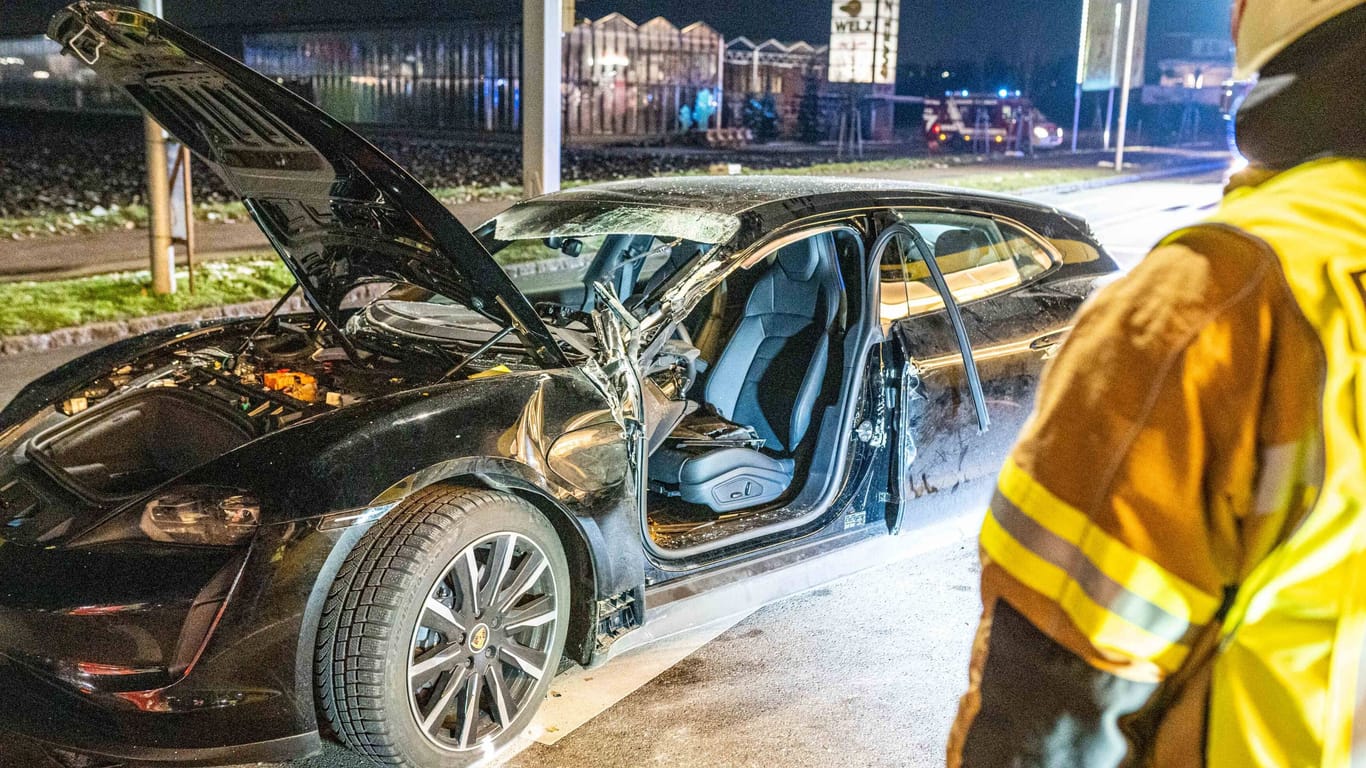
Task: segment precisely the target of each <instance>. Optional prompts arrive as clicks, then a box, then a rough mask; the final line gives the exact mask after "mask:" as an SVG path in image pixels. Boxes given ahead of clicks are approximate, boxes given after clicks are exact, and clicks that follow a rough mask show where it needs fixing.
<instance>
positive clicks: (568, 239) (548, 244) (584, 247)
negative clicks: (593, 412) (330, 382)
mask: <svg viewBox="0 0 1366 768" xmlns="http://www.w3.org/2000/svg"><path fill="white" fill-rule="evenodd" d="M739 227H740V221H739V219H738V218H736V217H735V216H733V215H730V214H724V213H715V212H711V211H705V210H696V209H685V208H670V207H656V206H623V205H620V204H614V203H604V202H598V201H591V200H590V201H572V202H571V201H563V200H561V201H555V202H545V203H537V202H532V203H527V204H523V205H519V206H515V207H513V208H511V209H509V210H508V211H505V212H504V213H502V214H500V215H499V216H498V217H497V218H495V219H494V220H493V221H491V222H489V223H487V224H485V225H484V226H482V227H480V228H479V229H478V230H476V231H475V233H474V235H475V237H477V238H478V239H479V241H480V242H481V243H482V244H483V245H484V247H485V248H487V249H488V251H489V253H491V254H492V255H493V258H494V260H495V261H497V262H498V264H499V265H500V266H502V267H503V269H504V270H505V271H506V272H507V273H508V275H509V277H511V278H512V282H513V283H514V284H515V285H516V286H517V288H518V290H520V291H521V292H522V293H523V294H524V295H525V296H526V297H527V298H528V299H530V300H531V301H532V302H533V303H534V304H537V305H549V306H551V307H556V308H560V310H563V311H561V312H559V315H558V316H559V317H565V318H570V317H571V316H572V313H575V312H590V311H592V310H593V309H594V308H595V307H596V306H597V302H598V300H599V299H598V295H597V293H596V292H595V291H594V290H593V286H594V285H595V284H596V283H606V284H607V285H608V286H610V287H611V288H612V290H613V291H614V292H615V293H616V295H617V297H618V298H619V299H621V301H622V302H623V303H624V304H625V305H626V306H628V307H635V306H637V305H638V304H639V303H640V302H641V301H642V300H643V299H644V298H645V297H646V296H649V295H650V294H652V293H654V292H655V290H656V289H657V288H659V287H660V286H661V285H664V284H665V282H667V281H668V279H669V278H670V277H672V276H673V275H674V274H675V273H676V272H677V271H678V270H679V269H680V268H682V267H683V266H685V265H686V264H689V263H690V262H692V261H694V260H695V259H697V258H698V257H700V256H702V255H703V254H706V253H708V252H709V251H710V250H711V249H712V248H714V247H716V246H717V245H718V244H720V243H724V242H726V241H727V240H729V239H730V238H731V237H732V236H733V235H734V234H735V232H736V231H737V230H738V229H739ZM363 315H364V317H365V319H366V320H367V321H370V322H372V323H374V322H375V321H376V319H377V318H378V317H379V316H381V315H383V316H384V317H385V321H384V323H383V325H385V326H388V327H390V328H391V329H392V328H393V327H396V325H399V324H401V326H402V329H403V330H404V331H405V332H407V333H410V334H418V335H421V336H423V337H426V338H437V337H442V338H444V337H445V336H448V335H449V329H450V328H451V327H452V326H461V327H471V326H473V325H481V326H483V325H488V324H487V323H486V321H481V320H479V319H478V318H476V317H475V316H474V313H472V312H470V311H468V310H465V309H464V308H462V307H458V306H455V302H453V301H451V300H450V299H449V298H447V297H445V296H442V295H440V294H436V293H433V292H431V291H416V290H412V289H411V288H410V287H406V286H405V287H400V288H395V289H394V290H391V291H389V292H388V293H386V294H385V295H383V296H381V297H380V298H379V299H377V300H376V301H375V302H373V303H372V304H371V305H369V307H368V308H367V310H366V311H365V312H364V313H363Z"/></svg>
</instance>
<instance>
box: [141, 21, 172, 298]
mask: <svg viewBox="0 0 1366 768" xmlns="http://www.w3.org/2000/svg"><path fill="white" fill-rule="evenodd" d="M138 7H139V8H140V9H142V10H143V11H145V12H147V13H150V14H152V15H154V16H156V17H157V18H161V0H138ZM143 137H144V144H145V148H146V150H145V151H146V156H147V221H148V229H149V238H150V242H149V255H150V257H151V267H152V292H153V293H158V294H167V293H175V246H174V245H173V244H172V243H171V184H170V179H169V178H167V174H166V134H165V132H164V131H162V130H161V126H160V125H158V124H157V122H156V121H155V120H153V119H152V118H151V117H144V118H143Z"/></svg>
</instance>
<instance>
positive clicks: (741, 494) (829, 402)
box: [646, 230, 862, 549]
mask: <svg viewBox="0 0 1366 768" xmlns="http://www.w3.org/2000/svg"><path fill="white" fill-rule="evenodd" d="M861 261H862V248H861V244H860V243H859V242H858V239H857V237H855V236H854V235H853V233H852V232H850V231H847V230H837V231H833V232H831V231H826V232H822V233H819V234H815V235H813V236H811V237H807V238H805V239H801V240H798V241H796V242H792V243H790V244H787V245H785V246H783V247H781V248H779V249H777V250H776V251H775V252H773V253H772V254H770V255H769V257H768V258H766V259H764V260H763V261H761V262H760V263H759V264H757V265H755V266H754V267H752V268H749V269H745V270H738V271H736V272H735V273H732V274H731V275H730V276H729V277H728V278H727V279H726V281H725V282H724V283H723V284H722V285H720V286H718V287H717V288H715V289H714V290H713V291H712V293H711V294H710V295H709V296H707V297H704V298H703V300H702V301H701V302H700V303H699V304H698V306H697V307H696V308H695V309H694V310H693V312H692V313H691V315H689V317H688V318H687V319H686V320H685V321H684V322H683V323H682V324H681V325H680V327H679V329H678V330H677V331H676V332H675V338H673V339H671V340H670V341H669V342H668V343H667V344H665V345H664V348H663V353H662V357H664V358H665V359H666V361H672V362H674V363H676V364H674V365H669V364H665V365H658V364H657V365H655V366H652V368H653V369H654V373H653V374H652V375H650V376H649V377H648V378H647V384H646V390H647V398H649V399H651V400H654V401H655V407H654V408H652V409H651V410H652V411H653V412H654V413H655V414H657V418H656V420H655V424H653V425H652V429H651V438H652V439H651V441H650V448H651V456H650V462H649V495H648V499H647V506H648V509H649V522H650V535H651V536H652V537H653V539H654V540H655V542H656V543H657V544H658V545H659V546H661V547H663V548H665V549H670V548H682V547H691V546H696V545H699V544H709V543H720V542H723V541H724V540H725V539H727V538H729V537H730V536H732V535H734V534H736V533H738V532H743V531H750V530H753V529H754V528H755V527H758V526H766V525H773V524H775V523H776V524H780V523H782V522H784V521H785V520H788V519H789V518H793V517H796V516H800V513H798V512H796V511H794V510H792V509H790V508H789V507H790V502H792V501H793V500H794V499H795V498H797V497H798V496H799V495H801V494H802V493H803V491H804V490H807V489H806V486H807V485H808V483H805V482H803V480H802V479H803V478H816V477H819V478H822V479H824V478H827V477H830V476H831V473H829V472H827V471H822V472H819V473H812V472H811V471H810V470H811V469H812V467H813V465H814V464H818V463H822V462H823V461H824V460H826V459H829V458H831V457H832V456H833V454H834V453H835V452H836V451H835V450H834V449H835V448H836V446H835V445H830V444H828V443H829V442H830V441H829V439H828V435H827V434H826V430H822V429H821V427H822V422H823V421H824V420H826V419H833V420H834V421H838V420H839V419H838V414H839V413H840V410H839V409H840V407H841V406H842V405H843V404H844V403H845V402H846V401H847V398H846V397H845V394H846V393H844V392H841V384H840V382H841V380H842V376H841V372H842V371H843V369H844V362H843V361H844V357H845V353H844V340H845V338H846V334H847V331H848V325H849V314H850V311H849V302H850V300H851V297H850V296H848V295H847V294H846V290H845V286H846V274H845V273H846V272H848V275H849V277H850V281H851V282H854V283H858V282H860V281H859V280H858V279H857V275H858V274H859V273H860V271H861V268H860V266H859V264H860V263H861ZM854 306H855V307H857V306H858V305H857V304H855V305H854ZM815 490H817V491H823V490H825V489H824V488H819V489H815Z"/></svg>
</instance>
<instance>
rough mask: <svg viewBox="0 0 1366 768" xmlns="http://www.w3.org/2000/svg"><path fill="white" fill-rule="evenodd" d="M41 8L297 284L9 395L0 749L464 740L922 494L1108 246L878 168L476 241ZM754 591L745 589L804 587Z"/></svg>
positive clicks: (244, 758) (246, 94)
mask: <svg viewBox="0 0 1366 768" xmlns="http://www.w3.org/2000/svg"><path fill="white" fill-rule="evenodd" d="M50 35H51V36H52V37H53V38H54V39H56V40H58V41H59V42H61V43H62V44H63V46H64V47H65V49H66V51H67V52H68V53H70V54H71V55H73V56H76V57H77V58H79V59H81V60H82V61H84V62H85V63H86V64H87V65H89V66H90V67H91V68H93V69H94V70H95V71H96V72H98V73H99V74H100V75H101V76H103V77H105V78H107V79H108V80H109V81H111V82H113V83H116V84H118V85H119V86H121V87H122V88H124V89H125V90H126V92H127V93H128V95H129V96H131V97H132V98H133V99H134V100H136V101H137V102H138V103H139V104H140V105H141V106H142V107H144V108H145V109H146V110H147V112H148V113H150V114H151V115H152V116H153V117H154V118H155V119H156V120H157V121H159V122H160V123H161V125H163V126H164V127H165V128H166V129H167V130H168V131H169V132H170V133H172V134H173V135H174V136H175V137H176V138H177V139H178V140H179V141H182V142H184V143H185V144H186V145H188V146H189V147H190V148H192V150H193V151H195V152H196V153H197V154H198V156H199V157H200V158H202V159H203V160H204V161H205V162H206V163H208V164H209V165H210V166H211V167H213V169H214V170H215V171H216V172H218V173H219V174H221V175H222V177H223V178H224V180H225V181H226V182H227V183H228V185H229V186H230V187H231V188H232V189H233V190H234V191H236V192H237V193H238V194H239V195H240V196H241V198H242V200H243V201H244V202H245V204H246V207H247V209H248V211H249V212H250V213H251V215H252V217H253V218H254V219H255V221H256V222H257V223H258V224H259V225H260V227H261V229H262V230H263V231H264V232H265V233H266V235H267V236H268V237H269V239H270V241H271V243H272V244H273V245H274V247H275V248H276V250H278V252H279V255H280V258H281V259H283V260H284V262H285V264H286V265H288V267H289V269H290V270H291V271H292V273H293V274H294V276H295V277H296V278H297V283H298V284H297V288H296V290H297V291H298V292H299V293H300V295H301V296H302V298H303V299H304V301H305V302H306V305H307V309H306V310H305V311H296V312H284V311H276V312H272V313H270V314H269V315H268V316H266V317H264V318H254V319H251V320H229V321H220V322H214V323H202V324H197V325H192V326H182V327H177V328H171V329H167V330H164V331H159V332H155V333H151V334H148V335H144V336H141V337H137V338H133V339H129V340H126V341H123V342H120V343H117V344H114V345H112V346H109V347H106V348H104V349H101V350H99V351H97V352H94V353H92V354H89V355H87V356H85V357H83V358H80V359H78V360H76V361H74V362H72V363H70V364H68V365H65V366H63V367H62V368H60V369H58V370H56V371H53V372H52V373H50V374H48V375H46V376H44V377H42V378H41V379H39V380H38V381H35V382H34V383H32V384H31V385H30V386H29V387H28V388H26V389H25V390H24V391H23V392H22V393H21V394H20V395H19V396H18V397H17V398H16V399H15V400H14V401H13V402H12V403H10V404H9V406H8V407H7V408H5V410H4V411H3V413H0V688H3V690H4V691H5V695H4V696H3V697H0V728H3V729H4V731H5V732H6V735H5V737H4V738H0V754H4V753H6V752H8V753H9V754H10V755H15V754H19V753H20V751H21V750H29V751H31V753H32V754H35V755H38V756H40V757H49V758H60V760H61V761H63V762H59V763H58V764H76V763H75V762H73V760H75V759H76V758H81V759H87V760H89V761H92V762H91V763H90V764H101V765H102V764H105V763H107V762H113V763H116V764H123V763H139V764H141V763H152V764H156V763H162V764H167V765H177V766H183V765H207V764H218V763H241V762H251V761H257V760H279V759H286V758H292V757H297V756H301V755H305V754H308V753H310V752H313V751H316V750H317V749H318V748H319V745H320V741H319V739H320V736H319V733H320V731H323V732H328V733H331V734H335V737H336V738H338V739H339V740H340V741H342V742H343V743H344V744H346V745H347V746H349V747H350V748H352V749H355V750H357V751H359V752H361V753H363V754H366V755H369V756H371V757H372V758H373V759H375V760H376V761H377V762H382V763H385V764H393V765H404V766H413V767H418V766H436V765H444V766H450V765H463V764H467V763H470V762H473V761H475V760H476V759H478V758H482V757H484V756H486V755H488V754H490V753H493V752H496V751H497V750H499V749H500V748H503V747H504V746H506V745H507V744H509V743H510V742H511V741H513V740H514V739H515V738H516V737H517V736H518V735H519V734H520V733H521V732H522V731H523V730H524V729H525V728H526V726H527V725H528V724H529V723H530V722H531V720H532V718H533V717H534V715H535V713H536V710H537V708H538V706H539V704H540V702H541V701H542V699H543V698H544V697H545V696H546V693H547V690H548V688H549V686H550V683H551V680H552V678H553V677H554V676H555V674H556V673H557V671H559V670H561V669H563V668H564V667H565V666H566V665H569V664H574V663H577V664H581V665H585V666H588V665H593V664H600V663H603V662H605V661H607V660H608V659H609V658H610V657H611V656H612V654H613V653H615V652H620V650H621V649H623V648H625V647H628V646H629V645H630V644H632V642H635V643H637V644H638V643H639V642H642V641H643V640H641V638H648V637H649V629H650V627H651V625H652V624H653V623H657V622H663V621H665V620H667V619H670V618H672V619H673V620H676V621H685V622H686V621H692V620H695V618H696V617H695V615H694V614H690V613H688V612H685V611H673V612H672V613H671V611H670V608H671V606H674V605H677V604H678V603H679V602H680V601H685V600H687V599H689V598H690V597H693V596H696V595H699V594H705V593H707V592H708V591H712V590H717V589H722V588H724V587H726V586H727V585H733V584H736V583H743V582H746V581H747V580H749V583H754V582H753V581H752V580H756V579H759V578H761V577H762V576H763V575H765V574H772V573H784V574H792V573H796V572H797V570H796V569H799V568H800V566H801V563H802V561H803V560H805V559H807V558H810V557H815V556H817V555H819V554H820V553H823V552H830V551H832V550H836V549H841V548H844V547H850V546H855V545H858V544H860V543H862V542H867V541H869V540H871V539H878V538H881V539H886V537H888V536H889V535H891V534H896V533H897V532H898V531H901V530H903V529H904V530H918V529H921V528H922V527H923V526H924V525H926V524H927V523H928V522H929V521H932V520H933V519H934V518H935V515H936V514H939V513H938V512H935V511H933V510H934V505H933V504H932V503H931V501H932V500H933V499H936V498H942V497H943V496H944V495H947V494H950V493H952V492H953V490H954V489H955V488H957V487H958V486H959V485H960V484H962V483H964V482H966V481H968V480H971V479H973V478H977V477H982V476H985V475H989V474H991V473H993V472H994V471H995V470H996V469H997V468H998V467H999V463H1000V461H1001V460H1002V458H1003V456H1004V453H1005V450H1006V449H1007V448H1008V446H1009V444H1010V440H1011V438H1012V437H1013V435H1014V433H1015V431H1016V430H1017V429H1018V428H1019V426H1020V424H1021V423H1022V421H1023V419H1024V418H1025V416H1026V415H1027V413H1028V410H1029V406H1030V398H1031V393H1032V392H1033V389H1034V385H1035V383H1036V381H1037V378H1038V376H1039V374H1040V371H1041V370H1042V368H1043V367H1044V365H1045V363H1046V361H1047V359H1048V358H1049V357H1050V356H1051V354H1052V353H1053V351H1054V350H1055V349H1056V347H1057V345H1058V344H1059V343H1060V341H1061V340H1062V337H1063V335H1064V333H1065V332H1066V330H1067V328H1068V327H1069V324H1070V322H1071V318H1072V316H1073V314H1074V313H1075V311H1076V310H1077V308H1078V307H1079V305H1080V304H1081V302H1082V301H1083V300H1084V298H1085V297H1086V296H1087V295H1088V293H1089V292H1090V291H1091V289H1092V287H1093V284H1094V283H1095V281H1096V280H1097V279H1098V278H1102V277H1104V276H1107V275H1110V274H1111V273H1113V272H1114V271H1115V265H1114V263H1113V262H1112V261H1111V260H1110V258H1109V257H1108V256H1107V255H1106V254H1105V253H1104V251H1103V250H1102V249H1101V247H1100V246H1099V245H1098V244H1097V243H1096V242H1095V239H1094V238H1093V237H1092V235H1091V234H1090V231H1089V229H1088V228H1087V226H1086V225H1085V223H1084V222H1082V221H1081V220H1079V219H1078V218H1076V217H1074V216H1071V215H1068V214H1064V213H1061V212H1058V211H1055V210H1051V209H1048V208H1044V207H1040V206H1037V205H1034V204H1031V203H1028V202H1024V201H1021V200H1016V199H1011V198H1007V197H999V196H993V195H987V194H978V193H972V192H965V191H961V190H947V189H937V188H932V187H925V186H918V185H907V184H896V183H889V182H879V181H872V180H864V179H846V180H832V179H814V178H797V177H769V178H762V177H750V176H742V177H692V178H678V179H654V180H642V181H623V182H615V183H609V184H600V185H593V186H587V187H580V188H577V189H573V190H571V191H566V192H561V193H556V194H551V195H547V196H544V197H540V198H536V199H533V200H529V201H526V202H523V203H520V204H517V205H514V206H513V207H511V208H510V209H508V210H507V211H506V212H504V213H503V214H501V215H499V216H497V217H496V218H495V219H493V220H492V221H490V222H488V223H487V224H485V225H484V226H482V227H480V228H478V229H476V230H474V231H470V230H467V229H466V228H465V227H463V226H461V224H460V223H459V222H458V221H457V220H456V219H455V218H454V216H452V214H451V213H450V212H448V211H447V209H446V208H445V207H443V206H442V205H441V203H439V202H438V201H437V200H436V199H435V198H434V197H433V196H432V195H431V194H430V193H428V192H427V191H426V190H425V189H423V188H422V187H421V186H420V185H419V184H418V183H417V182H416V181H414V180H413V178H412V177H411V176H409V175H408V174H407V173H405V172H404V171H403V170H402V169H400V168H399V167H397V166H396V165H395V164H394V163H393V162H392V161H390V160H389V159H388V158H386V157H385V156H384V155H382V154H381V153H380V152H379V151H377V150H376V149H375V148H374V147H372V146H371V145H370V144H368V143H367V142H366V141H364V140H363V139H361V138H360V137H359V136H357V135H356V134H355V133H353V132H352V131H350V130H349V129H347V128H345V127H343V126H342V125H341V124H339V123H338V122H336V121H335V120H333V119H332V118H330V117H328V116H327V115H325V114H324V113H322V112H321V111H319V110H317V109H316V108H314V107H313V106H311V105H309V104H308V103H306V102H305V101H303V100H302V99H300V98H298V97H296V96H295V95H293V94H292V93H290V92H289V91H287V90H286V89H285V88H283V87H280V86H278V85H276V84H275V83H274V82H272V81H270V80H268V79H266V78H264V77H262V76H260V75H258V74H256V73H254V72H252V71H250V70H248V69H247V68H245V67H244V66H242V65H241V64H240V63H238V62H236V61H234V60H232V59H231V58H229V57H227V56H226V55H224V54H222V53H220V52H218V51H216V50H214V49H213V48H211V47H209V46H207V45H206V44H204V43H202V42H201V41H199V40H197V39H195V38H194V37H192V36H190V35H188V34H186V33H184V32H182V31H181V30H179V29H176V28H175V27H173V26H171V25H169V24H166V23H165V22H163V21H160V20H158V19H156V18H154V17H152V16H148V15H145V14H142V13H140V12H137V11H135V10H131V9H128V8H125V7H120V6H110V5H100V4H93V3H78V4H76V5H73V6H71V7H70V8H68V9H67V10H65V11H63V12H61V13H60V14H59V15H58V16H57V17H56V18H55V19H54V21H53V24H52V27H51V31H50ZM513 263H519V264H535V265H536V267H535V268H534V269H519V270H518V271H517V274H518V275H519V277H518V278H517V279H515V280H514V279H512V278H510V277H509V276H508V272H507V271H505V270H504V269H503V268H502V266H500V265H508V264H513ZM280 306H283V302H282V303H281V305H280ZM903 535H904V534H903ZM775 583H779V584H780V586H779V587H778V588H776V589H777V591H774V590H772V589H767V588H765V589H764V590H760V589H757V588H756V589H752V590H750V591H749V592H747V593H746V594H747V596H748V597H749V598H750V599H752V600H768V599H773V598H775V597H777V596H780V595H781V594H784V593H790V592H792V591H796V590H798V589H801V588H803V587H805V586H808V585H809V584H808V582H806V581H803V579H802V578H800V577H798V576H795V575H787V576H784V577H783V578H782V579H780V580H779V581H778V582H775ZM632 638H636V640H634V641H633V640H632ZM101 761H103V762H101ZM35 764H37V763H35Z"/></svg>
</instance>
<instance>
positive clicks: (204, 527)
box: [138, 485, 261, 546]
mask: <svg viewBox="0 0 1366 768" xmlns="http://www.w3.org/2000/svg"><path fill="white" fill-rule="evenodd" d="M260 524H261V502H260V500H259V499H257V498H256V497H255V496H253V495H251V494H249V493H246V492H244V491H239V490H236V489H234V488H221V487H217V486H210V485H194V486H187V487H184V488H176V489H174V490H172V491H168V492H166V493H163V494H161V495H160V496H158V497H156V498H155V499H152V500H151V501H149V502H147V506H145V507H143V510H142V520H141V522H140V523H139V524H138V527H139V528H140V529H141V530H142V532H143V533H144V534H146V535H147V537H148V538H150V539H152V540H153V541H168V542H175V543H177V544H205V545H209V546H228V545H232V544H239V543H241V542H243V541H245V540H246V539H247V538H248V537H250V536H251V535H252V534H253V533H255V532H256V529H257V527H258V526H260Z"/></svg>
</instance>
